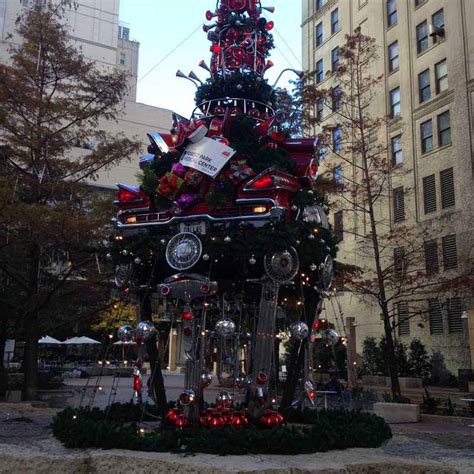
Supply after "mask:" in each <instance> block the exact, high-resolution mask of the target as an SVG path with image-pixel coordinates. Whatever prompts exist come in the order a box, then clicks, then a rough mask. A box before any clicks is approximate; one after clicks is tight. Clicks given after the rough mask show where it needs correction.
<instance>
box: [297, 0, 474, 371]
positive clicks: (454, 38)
mask: <svg viewBox="0 0 474 474" xmlns="http://www.w3.org/2000/svg"><path fill="white" fill-rule="evenodd" d="M302 5H303V22H302V28H303V64H304V67H305V69H306V70H308V71H310V72H313V73H315V80H316V81H317V82H318V83H320V84H321V87H324V88H326V87H328V86H333V87H334V86H336V85H337V84H333V81H334V79H333V77H332V75H331V74H327V71H329V70H331V68H332V62H333V61H335V60H337V47H338V46H340V45H342V44H343V43H344V42H345V35H346V34H350V33H351V32H353V31H354V29H356V28H357V27H360V28H361V30H362V33H364V34H366V35H369V36H372V37H374V38H375V39H376V42H377V45H378V47H379V59H378V60H377V63H376V66H375V68H376V70H375V71H373V72H374V74H381V75H384V84H383V88H382V89H381V90H380V92H379V93H378V96H377V97H378V100H377V101H376V102H375V103H374V104H373V105H372V115H373V116H385V115H390V113H392V112H394V113H395V115H397V114H399V115H401V117H402V121H401V123H400V124H399V125H394V126H393V127H389V129H388V130H387V137H386V139H387V143H388V144H390V147H391V155H392V156H391V159H393V160H394V161H395V162H396V163H398V164H399V165H400V167H401V169H403V173H399V174H395V173H394V174H393V176H392V177H391V181H392V182H391V187H392V190H393V191H397V189H398V191H400V190H401V192H403V191H404V190H405V196H404V197H405V199H404V203H403V213H404V215H403V219H402V220H403V221H404V224H407V225H413V226H415V225H416V226H420V228H422V229H423V232H425V234H426V236H427V237H426V244H425V259H426V262H427V263H426V264H427V265H428V264H431V265H434V266H435V267H436V271H437V272H439V273H440V274H445V275H447V276H451V275H452V276H455V275H456V274H460V273H466V272H469V271H472V268H473V261H474V246H473V242H474V238H473V224H472V219H473V215H474V213H473V198H474V179H473V169H474V156H473V124H472V121H473V119H474V115H473V104H472V99H473V91H474V53H473V51H474V30H473V29H472V28H471V27H470V22H469V19H472V18H474V1H472V0H339V1H338V0H302ZM324 120H327V121H331V120H334V118H333V117H332V115H331V113H330V112H329V113H327V114H326V116H324ZM329 158H330V157H329ZM323 168H324V162H323ZM345 168H346V169H345ZM345 171H347V172H348V171H349V170H347V165H344V164H343V165H342V174H341V176H342V175H343V174H344V172H345ZM393 196H394V194H392V198H393ZM336 199H337V198H336ZM379 212H380V213H381V215H383V216H385V217H388V218H390V219H391V222H392V224H393V225H396V220H397V216H396V215H395V214H394V206H393V200H391V202H390V203H389V204H387V205H386V208H385V209H380V210H379ZM331 217H332V222H333V223H334V224H336V227H337V231H338V232H339V233H340V234H342V237H343V240H342V241H341V243H340V249H341V250H340V253H339V257H338V258H339V259H340V260H341V261H343V262H346V263H350V264H355V265H357V263H358V261H357V256H356V254H357V252H355V249H356V246H357V245H359V244H360V242H358V239H357V237H355V236H354V235H353V233H352V232H344V230H345V229H347V230H348V231H350V230H352V229H353V228H355V227H356V226H360V225H361V223H360V222H358V221H357V219H356V218H355V216H354V215H351V213H350V211H349V212H347V211H344V215H341V214H340V213H338V214H336V215H334V214H333V215H332V216H331ZM407 303H408V304H410V303H409V302H407ZM379 313H380V310H379V308H377V307H370V306H369V305H368V304H367V303H366V302H362V301H360V300H359V299H358V298H356V297H355V296H353V295H351V294H349V293H348V292H344V291H338V292H337V293H336V296H335V297H334V298H332V299H331V301H329V302H327V303H326V315H327V317H328V318H329V319H330V320H334V321H336V322H338V321H339V326H340V325H341V323H342V319H341V317H342V316H355V318H356V322H357V351H358V352H359V353H360V352H361V349H362V342H363V340H364V339H365V338H366V337H367V336H379V335H381V334H382V332H383V325H382V321H381V319H380V316H379ZM473 328H474V300H473V291H472V289H470V290H469V289H468V291H466V289H464V290H463V291H462V292H459V294H457V292H456V291H454V292H450V293H449V294H435V295H433V294H427V295H426V314H425V315H424V316H420V317H419V318H416V317H415V318H412V319H410V320H408V321H406V323H405V324H403V325H400V326H399V327H398V329H397V331H396V332H397V337H400V338H401V339H402V340H403V341H404V342H409V341H410V340H411V339H413V338H415V337H416V338H420V339H421V340H422V341H423V342H424V343H425V344H426V346H427V347H428V349H430V350H439V351H440V352H441V353H442V354H443V355H444V358H445V361H446V364H447V366H448V368H449V369H450V370H452V371H453V372H455V373H456V372H457V370H458V369H469V368H474V338H473V336H474V333H473ZM469 332H470V333H471V340H469V339H470V338H469Z"/></svg>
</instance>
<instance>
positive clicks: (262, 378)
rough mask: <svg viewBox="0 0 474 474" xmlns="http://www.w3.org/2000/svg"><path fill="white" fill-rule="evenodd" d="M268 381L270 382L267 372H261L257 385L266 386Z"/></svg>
mask: <svg viewBox="0 0 474 474" xmlns="http://www.w3.org/2000/svg"><path fill="white" fill-rule="evenodd" d="M267 380H268V375H267V374H266V373H265V372H260V373H259V374H258V375H257V383H258V384H259V385H264V384H265V383H267Z"/></svg>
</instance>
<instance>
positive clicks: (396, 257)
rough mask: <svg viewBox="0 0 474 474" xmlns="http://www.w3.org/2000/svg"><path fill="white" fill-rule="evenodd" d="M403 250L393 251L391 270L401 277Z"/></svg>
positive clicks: (403, 262)
mask: <svg viewBox="0 0 474 474" xmlns="http://www.w3.org/2000/svg"><path fill="white" fill-rule="evenodd" d="M405 263H406V261H405V249H403V248H401V247H397V248H394V249H393V268H394V270H395V274H396V275H398V276H401V275H403V274H404V273H405Z"/></svg>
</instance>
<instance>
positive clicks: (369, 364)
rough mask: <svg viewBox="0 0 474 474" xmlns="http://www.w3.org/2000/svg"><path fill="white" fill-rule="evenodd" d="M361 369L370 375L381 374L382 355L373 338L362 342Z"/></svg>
mask: <svg viewBox="0 0 474 474" xmlns="http://www.w3.org/2000/svg"><path fill="white" fill-rule="evenodd" d="M362 368H363V370H364V372H367V373H368V374H370V375H379V374H380V373H383V372H384V370H383V368H382V355H381V352H380V347H379V345H378V343H377V340H376V339H375V337H367V338H365V339H364V342H363V349H362Z"/></svg>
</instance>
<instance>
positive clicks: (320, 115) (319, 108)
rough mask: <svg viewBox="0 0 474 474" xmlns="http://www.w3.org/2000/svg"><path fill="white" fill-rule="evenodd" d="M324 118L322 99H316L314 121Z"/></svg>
mask: <svg viewBox="0 0 474 474" xmlns="http://www.w3.org/2000/svg"><path fill="white" fill-rule="evenodd" d="M323 116H324V99H318V100H317V102H316V119H317V120H322V119H323Z"/></svg>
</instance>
